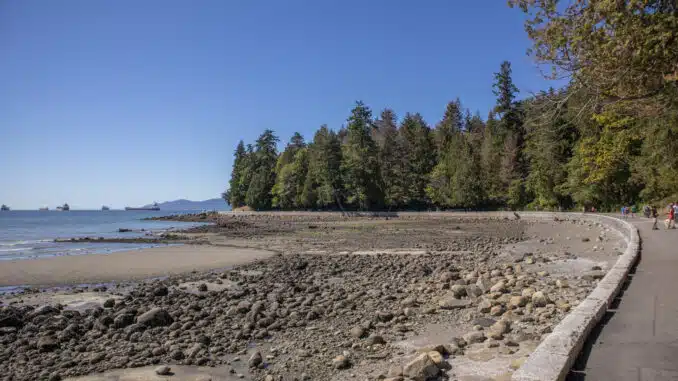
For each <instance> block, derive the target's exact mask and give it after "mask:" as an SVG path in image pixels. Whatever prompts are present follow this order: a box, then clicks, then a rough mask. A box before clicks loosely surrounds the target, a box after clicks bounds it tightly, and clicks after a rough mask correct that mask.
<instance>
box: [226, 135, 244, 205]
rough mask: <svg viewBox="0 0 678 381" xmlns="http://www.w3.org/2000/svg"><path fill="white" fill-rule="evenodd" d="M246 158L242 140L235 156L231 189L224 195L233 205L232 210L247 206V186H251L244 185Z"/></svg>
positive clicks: (230, 183)
mask: <svg viewBox="0 0 678 381" xmlns="http://www.w3.org/2000/svg"><path fill="white" fill-rule="evenodd" d="M246 156H247V152H246V151H245V143H244V142H243V141H242V140H241V141H240V142H238V146H237V147H236V149H235V153H234V154H233V170H232V172H231V180H230V182H229V189H228V191H226V192H224V193H223V195H222V196H223V198H224V200H226V202H227V203H228V204H230V205H231V208H239V207H241V206H243V205H245V195H246V194H247V186H249V184H243V183H242V180H243V172H244V171H246V170H247V168H246V159H247V158H246Z"/></svg>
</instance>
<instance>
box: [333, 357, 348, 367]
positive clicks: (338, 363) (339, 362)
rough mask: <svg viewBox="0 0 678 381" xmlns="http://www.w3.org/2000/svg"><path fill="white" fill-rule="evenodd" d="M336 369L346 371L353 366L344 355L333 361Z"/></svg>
mask: <svg viewBox="0 0 678 381" xmlns="http://www.w3.org/2000/svg"><path fill="white" fill-rule="evenodd" d="M332 366H333V367H334V369H346V368H349V367H350V366H351V362H350V361H349V360H348V358H346V356H344V355H339V356H337V357H335V358H334V359H333V360H332Z"/></svg>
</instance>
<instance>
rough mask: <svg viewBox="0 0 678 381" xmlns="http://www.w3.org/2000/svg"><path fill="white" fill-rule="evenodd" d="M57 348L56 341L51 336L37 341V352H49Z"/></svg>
mask: <svg viewBox="0 0 678 381" xmlns="http://www.w3.org/2000/svg"><path fill="white" fill-rule="evenodd" d="M57 348H59V343H58V342H57V341H56V339H55V338H54V337H51V336H43V337H41V338H40V339H38V351H39V352H42V353H44V352H51V351H53V350H55V349H57Z"/></svg>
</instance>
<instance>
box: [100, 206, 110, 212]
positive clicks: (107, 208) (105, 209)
mask: <svg viewBox="0 0 678 381" xmlns="http://www.w3.org/2000/svg"><path fill="white" fill-rule="evenodd" d="M101 210H102V211H107V210H111V208H109V207H107V206H106V205H104V206H102V207H101Z"/></svg>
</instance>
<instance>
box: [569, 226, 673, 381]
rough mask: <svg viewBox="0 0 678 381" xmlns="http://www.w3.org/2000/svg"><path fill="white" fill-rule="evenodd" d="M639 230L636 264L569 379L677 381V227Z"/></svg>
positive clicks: (570, 380) (577, 380)
mask: <svg viewBox="0 0 678 381" xmlns="http://www.w3.org/2000/svg"><path fill="white" fill-rule="evenodd" d="M629 221H630V222H632V223H633V224H634V225H636V226H637V227H638V229H639V233H640V238H641V248H642V249H641V255H640V261H639V262H638V265H637V266H636V269H635V272H633V271H632V274H631V275H630V276H629V281H628V282H627V284H626V285H625V288H624V290H623V291H622V292H621V293H620V297H618V298H617V300H616V301H615V304H614V305H613V306H612V309H610V310H608V312H607V314H606V315H605V317H604V318H603V320H602V322H601V324H599V326H598V327H597V328H596V329H595V330H594V331H593V332H592V333H591V335H590V337H589V340H588V342H587V343H586V345H585V347H584V349H583V350H582V353H581V354H580V356H579V358H578V359H577V362H576V363H575V366H574V368H573V369H572V371H571V372H570V374H569V376H568V378H567V380H568V381H580V380H587V381H607V380H610V381H666V380H676V381H678V229H675V230H666V229H665V228H664V226H663V224H661V223H660V224H659V225H660V226H659V228H660V230H654V231H653V230H652V229H651V228H652V222H651V220H648V219H645V218H635V219H631V220H629Z"/></svg>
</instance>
